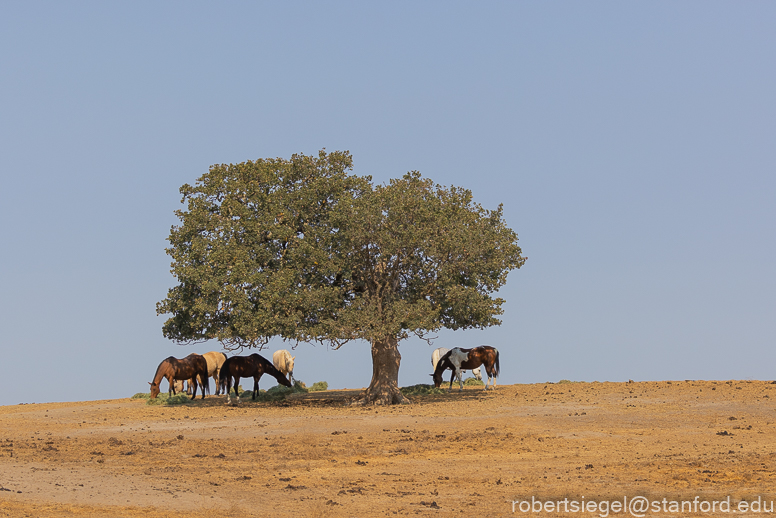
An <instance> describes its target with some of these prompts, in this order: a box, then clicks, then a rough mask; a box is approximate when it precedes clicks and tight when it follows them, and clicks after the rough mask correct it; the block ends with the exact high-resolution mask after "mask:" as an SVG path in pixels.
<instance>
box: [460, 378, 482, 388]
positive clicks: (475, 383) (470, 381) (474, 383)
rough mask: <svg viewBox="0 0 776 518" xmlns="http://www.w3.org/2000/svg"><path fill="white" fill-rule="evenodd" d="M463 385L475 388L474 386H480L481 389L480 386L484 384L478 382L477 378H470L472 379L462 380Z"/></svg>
mask: <svg viewBox="0 0 776 518" xmlns="http://www.w3.org/2000/svg"><path fill="white" fill-rule="evenodd" d="M463 384H464V385H467V386H475V387H476V386H480V387H481V386H483V385H485V382H484V381H482V380H478V379H477V378H474V377H472V378H466V379H465V380H463Z"/></svg>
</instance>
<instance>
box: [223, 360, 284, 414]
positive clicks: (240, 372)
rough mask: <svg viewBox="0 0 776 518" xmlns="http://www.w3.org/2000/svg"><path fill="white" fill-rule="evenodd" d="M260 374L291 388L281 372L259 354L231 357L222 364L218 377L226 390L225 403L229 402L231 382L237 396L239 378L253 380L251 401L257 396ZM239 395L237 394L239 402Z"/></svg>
mask: <svg viewBox="0 0 776 518" xmlns="http://www.w3.org/2000/svg"><path fill="white" fill-rule="evenodd" d="M262 374H269V375H270V376H272V377H274V378H275V379H276V380H278V383H280V384H281V385H285V386H286V387H290V386H291V382H290V381H288V380H287V379H286V377H285V376H284V375H283V373H282V372H280V371H279V370H277V369H276V368H275V366H274V365H272V364H271V363H270V362H269V360H267V359H266V358H264V357H263V356H261V355H260V354H257V353H253V354H251V355H250V356H232V357H230V358H227V359H226V361H225V362H224V364H223V365H222V366H221V374H220V375H219V378H218V380H219V382H220V383H222V384H224V389H225V390H226V403H227V404H229V402H230V401H231V394H229V392H230V390H231V389H232V382H233V381H234V392H235V394H237V387H238V386H239V384H240V378H250V377H252V378H253V398H252V399H253V400H255V399H256V396H258V395H259V378H261V376H262ZM239 396H240V395H239V394H237V397H238V401H239Z"/></svg>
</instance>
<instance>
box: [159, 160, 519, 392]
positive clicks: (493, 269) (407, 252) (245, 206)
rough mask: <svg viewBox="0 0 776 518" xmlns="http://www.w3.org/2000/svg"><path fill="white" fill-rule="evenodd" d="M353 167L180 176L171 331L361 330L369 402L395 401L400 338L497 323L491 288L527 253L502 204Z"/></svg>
mask: <svg viewBox="0 0 776 518" xmlns="http://www.w3.org/2000/svg"><path fill="white" fill-rule="evenodd" d="M351 169H352V158H351V156H350V154H349V153H347V152H332V153H326V152H325V151H321V152H320V153H319V154H318V156H317V157H313V156H305V155H294V156H292V157H291V159H290V160H284V159H280V158H278V159H264V160H257V161H249V162H244V163H241V164H236V165H234V164H230V165H217V166H212V167H211V168H210V171H209V172H208V173H206V174H204V175H203V176H202V177H200V178H199V179H198V180H197V182H196V184H195V185H194V186H191V185H188V184H186V185H184V186H183V187H181V194H182V195H183V200H182V202H183V203H185V204H186V205H187V208H186V210H179V211H176V214H177V216H178V217H179V219H180V221H181V224H180V225H178V226H174V227H173V228H172V230H171V232H170V237H169V242H170V247H169V248H168V249H167V252H168V254H169V255H170V256H171V257H172V273H173V274H174V275H175V276H176V277H177V279H178V282H179V284H178V285H177V286H175V287H173V288H172V289H170V291H169V293H168V295H167V298H165V299H164V300H163V301H161V302H160V303H159V304H158V305H157V312H158V313H159V314H169V315H171V316H170V318H169V319H168V320H167V321H166V322H165V324H164V327H163V332H164V335H165V336H166V337H168V338H170V339H173V340H175V341H178V342H182V343H187V342H197V341H202V340H207V339H217V340H219V341H221V342H222V343H223V344H224V346H225V347H226V348H228V349H229V348H231V349H234V348H239V347H262V346H263V345H265V344H266V343H267V342H268V341H269V339H270V338H272V337H275V336H278V337H281V338H283V339H286V340H291V341H296V342H300V341H305V342H325V343H329V344H331V345H332V346H333V347H335V348H338V347H340V346H341V345H342V344H344V343H345V342H347V341H350V340H359V339H360V340H365V341H368V342H369V343H370V344H371V346H372V358H373V378H372V383H371V384H370V387H369V388H368V389H367V392H366V395H365V396H366V397H365V401H366V402H372V403H396V402H403V401H404V397H403V396H402V395H401V393H400V392H399V390H398V385H397V381H398V369H399V363H400V359H401V356H400V354H399V351H398V343H399V342H400V341H401V340H403V339H405V338H407V337H408V336H410V335H412V334H414V335H417V336H420V337H426V336H427V334H428V333H431V332H434V331H437V330H439V329H440V328H442V327H445V328H449V329H467V328H484V327H488V326H492V325H498V324H500V320H499V319H498V316H499V315H501V314H502V312H503V310H502V305H503V303H504V300H503V299H501V298H498V297H493V296H492V295H493V294H494V293H495V292H496V291H497V290H498V289H499V288H500V287H501V286H503V285H504V283H505V282H506V279H507V274H508V273H509V271H510V270H512V269H515V268H520V266H522V265H523V263H524V262H525V258H524V257H523V256H522V255H521V254H522V252H521V250H520V247H519V246H518V245H517V234H516V233H515V232H514V231H512V230H511V229H510V228H508V227H507V226H506V223H505V222H504V220H503V211H502V207H501V206H499V207H498V208H497V209H496V210H486V209H484V208H483V207H481V206H480V205H479V204H476V203H474V201H473V198H472V193H471V191H469V190H467V189H462V188H458V187H442V186H440V185H436V184H434V183H433V182H432V181H431V180H429V179H427V178H423V177H422V176H421V174H420V173H418V172H416V171H413V172H410V173H407V174H405V175H404V176H403V177H402V178H400V179H395V180H391V181H390V182H389V183H388V184H385V185H373V184H372V181H371V178H370V177H368V176H364V177H360V176H356V175H353V174H351V173H350V171H351Z"/></svg>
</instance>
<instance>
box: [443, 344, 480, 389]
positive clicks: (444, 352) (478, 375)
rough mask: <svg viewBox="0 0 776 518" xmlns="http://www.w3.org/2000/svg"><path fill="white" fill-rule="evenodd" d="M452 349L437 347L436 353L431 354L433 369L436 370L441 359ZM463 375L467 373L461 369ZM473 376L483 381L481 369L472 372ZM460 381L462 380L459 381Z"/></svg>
mask: <svg viewBox="0 0 776 518" xmlns="http://www.w3.org/2000/svg"><path fill="white" fill-rule="evenodd" d="M449 350H450V349H446V348H444V347H437V348H436V349H434V352H432V353H431V368H432V369H434V370H436V366H437V363H439V359H440V358H441V357H442V356H444V355H445V354H446V353H447V352H448V351H449ZM461 374H466V371H465V370H463V369H461ZM472 375H473V376H474V378H475V379H476V380H478V381H482V373H481V372H480V368H479V367H477V368H476V369H473V370H472ZM459 381H460V380H459Z"/></svg>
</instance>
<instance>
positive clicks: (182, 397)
mask: <svg viewBox="0 0 776 518" xmlns="http://www.w3.org/2000/svg"><path fill="white" fill-rule="evenodd" d="M190 402H191V399H190V398H189V396H188V395H187V394H186V393H185V392H183V393H181V392H179V393H178V394H175V395H174V396H169V395H167V394H164V393H162V394H159V395H158V396H156V399H151V397H150V396H149V397H148V401H146V405H185V404H187V403H190Z"/></svg>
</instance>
